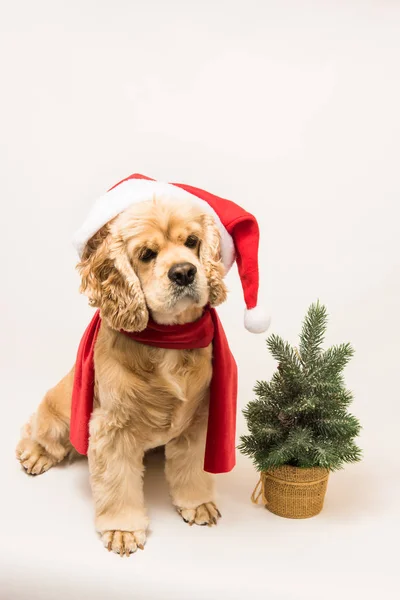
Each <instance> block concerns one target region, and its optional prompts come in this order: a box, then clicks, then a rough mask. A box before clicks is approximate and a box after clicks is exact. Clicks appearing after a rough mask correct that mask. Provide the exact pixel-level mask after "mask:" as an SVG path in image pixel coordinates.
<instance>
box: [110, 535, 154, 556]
mask: <svg viewBox="0 0 400 600" xmlns="http://www.w3.org/2000/svg"><path fill="white" fill-rule="evenodd" d="M101 541H102V542H103V545H104V547H105V548H107V550H108V551H109V552H111V551H112V552H115V554H119V555H120V556H129V555H130V554H133V552H136V550H137V549H138V548H140V550H143V549H144V545H145V543H146V532H145V531H144V530H143V529H138V530H137V531H119V530H112V531H104V532H103V533H102V535H101Z"/></svg>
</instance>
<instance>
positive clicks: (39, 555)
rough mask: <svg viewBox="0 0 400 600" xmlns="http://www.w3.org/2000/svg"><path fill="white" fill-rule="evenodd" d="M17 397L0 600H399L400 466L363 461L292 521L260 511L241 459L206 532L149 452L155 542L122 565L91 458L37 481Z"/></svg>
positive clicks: (8, 435) (7, 448)
mask: <svg viewBox="0 0 400 600" xmlns="http://www.w3.org/2000/svg"><path fill="white" fill-rule="evenodd" d="M39 387H40V384H39V382H34V383H33V386H31V387H30V389H31V390H32V389H33V391H34V392H35V393H36V391H37V390H38V389H39ZM13 389H14V387H11V386H10V388H9V395H8V398H9V400H10V401H12V402H13V406H14V409H13V412H12V418H11V420H10V421H9V422H7V426H6V427H4V422H3V423H2V429H3V430H4V431H3V433H2V435H1V437H0V440H1V448H0V450H1V456H2V463H3V464H2V471H3V472H2V480H1V481H2V496H1V506H2V510H1V529H0V530H1V544H0V569H1V573H0V582H1V586H0V598H1V600H56V599H57V600H67V599H68V600H70V599H71V598H79V599H81V598H82V599H85V598H96V599H97V600H102V599H103V598H104V599H107V600H110V599H111V598H112V599H113V600H122V599H128V598H129V599H131V598H138V599H140V600H147V599H149V600H150V599H151V600H154V599H157V598H163V599H164V598H165V599H171V600H189V599H190V600H192V599H193V600H205V599H207V600H214V599H217V598H218V599H219V598H223V599H232V600H233V599H239V598H240V599H243V598H247V597H249V598H271V599H273V600H281V599H296V600H298V599H302V598H304V599H306V598H307V599H309V600H314V599H320V598H321V597H322V598H326V599H330V598H332V599H334V598H335V599H336V598H344V599H349V600H350V599H352V600H353V599H355V598H376V597H378V595H379V597H382V598H385V599H389V598H394V597H395V589H396V585H397V586H398V584H396V581H397V582H398V572H397V562H398V548H397V543H396V538H397V536H396V528H397V535H398V531H399V530H398V525H399V520H398V504H397V503H396V501H395V498H396V496H397V497H398V494H399V480H398V478H397V479H396V474H397V475H398V468H397V465H396V464H395V463H394V464H393V465H390V464H374V463H373V462H371V461H370V460H365V461H364V462H363V463H361V464H360V465H357V466H352V467H349V468H347V469H346V470H344V471H342V472H339V473H336V474H334V475H333V476H331V479H330V483H329V487H328V494H327V498H326V503H325V508H324V511H323V512H322V513H321V514H320V515H319V516H318V517H315V518H313V519H307V520H303V521H292V520H286V519H282V518H279V517H276V516H274V515H273V514H271V513H269V512H268V511H267V510H266V509H264V508H263V507H261V506H260V507H256V506H253V505H252V504H251V502H250V494H251V491H252V488H253V486H254V484H255V483H256V481H257V477H256V474H255V472H254V471H253V468H252V466H251V464H250V462H249V461H247V460H246V459H244V458H243V457H240V456H239V463H238V466H237V468H236V469H235V470H234V471H233V472H232V473H230V474H228V475H223V476H219V478H218V488H219V496H220V501H219V507H220V510H221V512H222V515H223V518H222V519H221V521H220V523H219V525H218V526H217V527H214V528H205V527H189V526H188V525H186V524H185V523H184V522H183V521H182V520H181V519H180V517H179V516H178V515H177V514H176V513H175V512H174V510H173V509H172V506H171V504H170V502H169V498H168V491H167V487H166V484H165V480H164V477H163V465H162V457H161V456H152V457H151V459H150V460H149V464H148V469H147V472H146V478H145V494H146V499H147V504H148V508H149V514H150V518H151V534H150V536H149V539H148V543H147V545H146V548H145V550H144V551H143V552H139V551H138V552H137V553H136V554H135V555H133V556H131V557H130V558H129V559H125V558H124V559H121V558H120V557H118V556H116V555H114V554H111V553H108V552H107V551H106V550H105V549H104V548H103V547H102V545H101V543H100V541H99V540H98V538H97V536H96V533H95V531H94V528H93V525H92V503H91V497H90V489H89V483H88V469H87V462H86V460H85V459H83V460H80V461H79V462H77V463H75V464H72V465H66V466H65V467H64V466H62V467H58V468H55V469H52V470H51V471H49V472H48V473H45V474H44V475H41V476H40V477H35V478H34V477H28V476H27V475H26V474H25V473H24V472H23V471H22V470H21V469H20V467H19V465H18V463H17V462H16V460H14V459H13V447H14V445H15V441H16V437H17V432H18V429H19V426H20V425H21V423H22V422H23V420H24V419H25V417H26V416H27V415H26V401H25V398H26V395H25V394H27V393H29V389H28V386H26V385H23V388H22V389H23V393H22V390H20V391H19V392H18V393H15V391H13ZM21 394H22V397H21ZM18 404H20V406H19V407H18V406H17V405H18ZM396 556H397V558H396Z"/></svg>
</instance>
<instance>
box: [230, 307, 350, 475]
mask: <svg viewBox="0 0 400 600" xmlns="http://www.w3.org/2000/svg"><path fill="white" fill-rule="evenodd" d="M326 323H327V313H326V309H325V307H324V306H322V305H320V304H319V303H317V304H313V305H312V306H310V308H309V310H308V313H307V316H306V318H305V320H304V323H303V328H302V332H301V335H300V346H299V350H297V349H296V348H292V347H291V346H290V345H289V344H288V343H287V342H285V341H283V340H282V339H281V338H280V337H278V336H276V335H271V336H270V337H269V338H268V340H267V346H268V348H269V350H270V352H271V354H272V356H273V357H274V358H275V359H276V360H277V361H278V363H279V364H278V370H277V372H276V373H274V375H273V376H272V379H271V381H269V382H265V381H259V382H257V385H256V386H255V389H254V391H255V393H256V395H257V399H256V400H253V401H251V402H250V403H249V404H248V405H247V407H246V409H245V410H244V411H243V413H244V415H245V417H246V419H247V424H248V428H249V435H243V436H242V437H241V444H240V446H239V449H240V450H241V452H243V453H244V454H247V455H248V456H251V457H252V458H253V461H254V464H255V466H256V468H257V470H258V471H270V470H271V469H274V468H277V467H280V466H282V465H290V466H292V467H304V468H312V467H322V468H323V469H327V470H329V471H334V470H336V469H340V468H341V467H342V466H343V464H344V463H350V462H356V461H359V460H360V458H361V450H360V449H359V448H358V447H357V446H356V444H355V443H354V438H355V437H356V436H357V435H358V434H359V431H360V424H359V422H358V420H357V419H356V417H354V416H353V415H351V414H349V413H348V411H347V408H348V406H349V404H350V403H351V401H352V394H351V392H349V391H348V390H347V389H346V387H345V385H344V380H343V376H342V371H343V369H344V367H345V365H346V364H347V363H348V361H349V360H350V358H351V357H352V356H353V349H352V348H351V346H350V345H349V344H341V345H339V346H333V347H332V348H329V350H325V351H324V350H323V349H322V348H321V346H322V342H323V339H324V333H325V330H326Z"/></svg>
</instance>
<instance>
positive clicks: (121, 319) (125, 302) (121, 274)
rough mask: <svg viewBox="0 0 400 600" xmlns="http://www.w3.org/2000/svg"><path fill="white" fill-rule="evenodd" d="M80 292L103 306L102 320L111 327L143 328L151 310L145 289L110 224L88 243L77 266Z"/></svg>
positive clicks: (117, 328)
mask: <svg viewBox="0 0 400 600" xmlns="http://www.w3.org/2000/svg"><path fill="white" fill-rule="evenodd" d="M77 269H78V271H79V273H80V275H81V288H80V291H81V292H83V293H84V294H86V296H88V298H89V304H90V305H91V306H97V307H99V308H100V315H101V317H102V319H105V321H106V322H107V323H108V325H109V326H110V327H112V329H116V330H118V331H119V330H121V329H124V330H125V331H142V330H143V329H145V328H146V326H147V322H148V319H149V313H148V310H147V307H146V302H145V299H144V295H143V291H142V288H141V285H140V281H139V279H138V276H137V275H136V273H135V271H134V269H133V267H132V265H131V264H130V261H129V259H128V257H127V255H126V252H125V249H124V246H123V242H122V241H119V240H115V239H113V236H112V234H111V233H110V229H109V226H108V225H105V226H104V227H102V229H100V231H98V232H97V233H96V234H95V235H94V236H93V237H92V238H91V239H90V240H89V242H88V243H87V244H86V246H85V249H84V252H83V255H82V259H81V261H80V262H79V263H78V265H77Z"/></svg>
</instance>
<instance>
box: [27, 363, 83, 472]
mask: <svg viewBox="0 0 400 600" xmlns="http://www.w3.org/2000/svg"><path fill="white" fill-rule="evenodd" d="M73 373H74V372H73V369H72V371H70V373H68V375H66V376H65V377H64V378H63V379H62V380H61V381H60V382H59V383H58V384H57V385H56V386H55V387H54V388H53V389H51V390H49V391H48V392H47V394H46V395H45V397H44V399H43V401H42V402H41V404H40V405H39V407H38V409H37V411H36V413H35V414H34V415H32V417H31V418H30V420H29V421H28V423H27V424H26V425H25V426H24V427H23V429H22V437H21V440H20V441H19V443H18V445H17V448H16V455H17V458H18V460H19V461H20V463H21V465H22V466H23V467H24V469H25V470H26V472H27V473H29V474H30V475H40V474H41V473H44V472H45V471H48V470H49V469H50V468H51V467H52V466H54V465H56V464H57V463H59V462H61V461H62V460H63V459H64V458H65V457H66V455H67V454H69V453H70V452H72V446H71V444H70V442H69V419H70V409H71V397H72V382H73Z"/></svg>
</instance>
